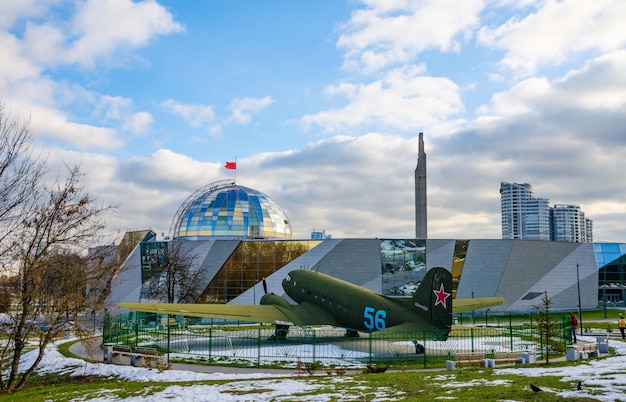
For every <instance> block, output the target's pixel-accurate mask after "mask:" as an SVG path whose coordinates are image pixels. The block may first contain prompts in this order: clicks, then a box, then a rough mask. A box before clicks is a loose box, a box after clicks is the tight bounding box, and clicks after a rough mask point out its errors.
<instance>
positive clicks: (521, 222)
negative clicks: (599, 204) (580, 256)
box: [500, 182, 593, 243]
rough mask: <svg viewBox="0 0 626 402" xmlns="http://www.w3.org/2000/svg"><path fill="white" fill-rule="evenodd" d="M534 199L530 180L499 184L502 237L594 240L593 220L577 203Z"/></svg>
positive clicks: (585, 241) (580, 241) (571, 240)
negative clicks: (586, 216)
mask: <svg viewBox="0 0 626 402" xmlns="http://www.w3.org/2000/svg"><path fill="white" fill-rule="evenodd" d="M549 204H550V201H549V200H548V199H547V198H535V194H534V191H533V187H532V186H531V185H530V184H528V183H523V184H519V183H506V182H502V183H500V208H501V213H502V238H503V239H527V240H553V241H562V242H576V243H589V242H593V221H592V220H590V219H586V218H585V213H584V212H582V211H581V210H580V206H578V205H570V204H556V205H554V206H553V207H550V205H549Z"/></svg>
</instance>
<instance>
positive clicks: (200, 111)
mask: <svg viewBox="0 0 626 402" xmlns="http://www.w3.org/2000/svg"><path fill="white" fill-rule="evenodd" d="M161 106H162V107H163V108H165V109H166V110H169V111H170V112H172V113H174V114H176V115H178V116H180V117H182V118H183V119H184V120H185V121H186V122H187V124H189V125H190V126H192V127H201V126H203V125H205V124H206V123H208V122H210V121H213V120H214V119H215V113H214V111H213V106H211V105H194V104H185V103H180V102H176V101H175V100H173V99H168V100H166V101H164V102H162V103H161Z"/></svg>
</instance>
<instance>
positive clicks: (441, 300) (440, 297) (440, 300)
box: [433, 283, 451, 308]
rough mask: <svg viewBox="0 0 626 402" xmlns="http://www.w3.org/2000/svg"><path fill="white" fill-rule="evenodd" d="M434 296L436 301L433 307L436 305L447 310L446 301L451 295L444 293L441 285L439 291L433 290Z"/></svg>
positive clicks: (444, 290)
mask: <svg viewBox="0 0 626 402" xmlns="http://www.w3.org/2000/svg"><path fill="white" fill-rule="evenodd" d="M433 292H434V293H435V296H437V301H435V307H437V305H438V304H441V305H442V306H443V308H448V306H447V304H446V299H447V298H448V297H450V295H451V293H448V292H446V289H445V288H444V287H443V283H442V284H441V286H439V290H433Z"/></svg>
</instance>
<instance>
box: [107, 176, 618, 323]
mask: <svg viewBox="0 0 626 402" xmlns="http://www.w3.org/2000/svg"><path fill="white" fill-rule="evenodd" d="M505 184H507V183H503V189H502V194H503V211H505V210H507V211H511V213H512V215H515V214H516V213H517V212H516V211H520V212H522V211H523V208H522V204H525V205H526V206H525V207H524V208H527V207H528V205H535V206H536V208H535V207H533V208H531V210H532V211H534V212H535V213H534V215H538V214H539V212H540V211H541V213H543V212H542V211H544V209H545V208H544V207H546V206H547V202H546V203H541V205H539V203H535V204H533V202H532V201H533V200H537V199H535V198H534V197H533V194H532V188H531V187H530V185H528V184H524V185H511V186H509V187H506V186H504V185H505ZM507 185H508V184H507ZM526 212H528V209H526ZM522 215H523V214H522ZM531 215H533V214H531ZM518 218H519V219H518ZM504 223H505V221H504V218H503V225H504ZM534 223H536V225H535V224H534ZM534 223H533V222H531V223H529V222H528V221H524V219H523V217H517V218H515V217H512V218H511V219H510V220H507V225H509V226H510V228H511V230H512V231H511V233H512V234H513V233H519V234H520V235H521V234H522V233H524V232H523V231H522V232H516V231H517V230H518V229H520V228H521V227H526V228H529V227H536V228H537V233H542V232H541V230H539V228H540V227H543V225H544V223H545V222H544V221H543V220H537V221H536V222H534ZM503 233H504V232H503ZM170 234H171V238H170V239H169V240H168V241H158V240H157V236H156V234H155V233H153V232H150V233H145V232H141V233H139V234H138V236H140V237H141V238H142V239H143V240H142V241H140V242H139V244H137V246H136V247H135V248H134V249H133V250H132V252H129V255H128V257H127V258H126V260H125V262H124V265H123V266H122V267H121V269H120V270H119V274H118V275H117V276H116V278H115V279H114V280H113V282H112V285H111V286H112V290H111V295H110V297H109V299H108V300H109V302H110V308H111V309H115V308H116V307H115V306H116V304H117V303H119V302H139V301H142V299H143V288H144V283H146V282H147V281H149V280H151V278H153V277H154V275H155V273H156V272H157V271H158V269H159V264H162V262H163V260H164V257H165V256H166V253H167V252H168V249H169V246H176V247H180V250H182V252H184V253H186V254H188V255H189V256H191V257H193V270H195V271H194V272H201V273H202V275H201V276H199V278H200V279H198V281H197V282H198V283H199V285H200V286H199V287H200V288H201V289H202V291H201V292H200V293H199V296H198V297H197V300H196V302H198V303H235V304H258V303H259V300H260V298H261V296H262V295H263V293H264V292H266V291H267V292H273V293H275V294H277V295H284V290H283V289H282V280H283V279H284V278H285V277H286V275H287V274H288V273H289V272H290V271H292V270H299V269H310V270H316V271H319V272H323V273H326V274H329V275H331V276H334V277H337V278H339V279H343V280H346V281H349V282H351V283H354V284H356V285H358V286H362V287H364V288H367V289H371V290H373V291H376V292H378V293H380V294H383V295H386V296H388V297H404V296H407V295H410V294H411V292H412V291H413V290H414V289H415V288H416V287H417V284H418V283H419V282H420V281H421V280H422V278H423V277H424V275H425V273H426V272H427V271H428V270H429V269H431V268H433V267H444V268H446V269H448V270H450V271H451V272H452V277H453V289H452V290H451V292H452V293H453V295H454V296H455V297H458V298H474V297H476V298H478V297H494V296H495V297H503V298H504V299H505V300H506V302H505V303H503V304H502V305H499V306H494V307H492V308H491V311H514V312H523V311H532V310H533V309H534V306H536V305H537V304H538V303H540V301H541V296H542V295H543V294H544V292H547V293H548V296H549V297H550V298H551V300H552V302H553V306H552V307H553V308H554V309H570V310H571V309H576V307H577V306H578V303H579V299H580V300H581V305H582V307H583V308H596V307H598V306H601V305H604V306H607V305H609V306H615V305H617V306H624V301H625V300H626V244H614V243H612V244H608V243H599V244H592V243H584V242H567V241H560V242H556V241H545V240H526V239H503V240H496V239H491V240H489V239H477V240H470V239H462V240H451V239H416V238H409V239H378V238H371V239H363V238H361V239H335V238H330V237H323V236H318V237H320V238H317V239H305V240H293V239H291V228H290V226H289V221H288V219H287V217H286V216H285V214H284V212H283V211H282V209H281V208H280V206H278V204H276V203H275V202H274V201H272V200H271V199H270V198H269V197H267V196H266V195H265V194H263V193H261V192H259V191H256V190H253V189H250V188H247V187H244V186H238V185H236V184H235V183H234V182H230V181H223V182H216V183H212V184H211V185H209V186H206V187H203V188H201V189H199V190H198V191H196V192H195V193H194V194H192V195H191V196H190V197H189V198H188V199H187V200H186V201H185V202H184V203H183V204H182V205H181V207H180V208H179V210H178V212H177V213H176V215H175V217H174V219H173V221H172V226H171V231H170ZM515 235H517V234H515ZM322 237H323V238H322ZM128 246H129V245H126V246H125V247H128ZM129 250H130V248H129ZM264 279H265V282H266V285H267V289H264V287H263V286H262V283H263V281H264ZM111 311H113V310H111Z"/></svg>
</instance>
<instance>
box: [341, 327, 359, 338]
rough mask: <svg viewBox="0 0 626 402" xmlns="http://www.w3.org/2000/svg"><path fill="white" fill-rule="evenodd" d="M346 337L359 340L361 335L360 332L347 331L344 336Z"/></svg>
mask: <svg viewBox="0 0 626 402" xmlns="http://www.w3.org/2000/svg"><path fill="white" fill-rule="evenodd" d="M344 336H346V337H348V338H358V337H360V336H361V335H359V331H355V330H353V329H346V333H345V334H344Z"/></svg>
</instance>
